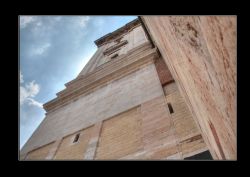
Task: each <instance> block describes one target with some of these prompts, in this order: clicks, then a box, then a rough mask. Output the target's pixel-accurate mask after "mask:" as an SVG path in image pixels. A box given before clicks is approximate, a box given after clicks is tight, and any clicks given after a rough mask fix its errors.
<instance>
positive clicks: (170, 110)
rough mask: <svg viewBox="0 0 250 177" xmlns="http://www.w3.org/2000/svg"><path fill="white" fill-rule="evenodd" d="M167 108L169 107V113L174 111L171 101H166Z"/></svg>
mask: <svg viewBox="0 0 250 177" xmlns="http://www.w3.org/2000/svg"><path fill="white" fill-rule="evenodd" d="M168 109H169V112H170V114H173V113H174V109H173V107H172V105H171V103H168Z"/></svg>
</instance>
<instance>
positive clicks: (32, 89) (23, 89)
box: [20, 72, 42, 108]
mask: <svg viewBox="0 0 250 177" xmlns="http://www.w3.org/2000/svg"><path fill="white" fill-rule="evenodd" d="M20 77H23V76H22V75H21V72H20ZM23 82H24V81H23V80H22V82H21V83H23ZM39 91H40V86H39V85H38V84H36V83H35V81H32V82H29V83H28V84H25V86H20V104H21V106H22V105H23V104H24V103H28V105H32V106H37V107H40V108H42V103H40V102H38V101H36V100H35V99H34V97H35V96H36V95H37V94H38V93H39Z"/></svg>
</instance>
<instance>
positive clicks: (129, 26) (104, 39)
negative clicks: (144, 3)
mask: <svg viewBox="0 0 250 177" xmlns="http://www.w3.org/2000/svg"><path fill="white" fill-rule="evenodd" d="M139 25H141V22H140V20H139V19H138V18H137V19H135V20H133V21H131V22H129V23H127V24H126V25H124V26H123V27H121V28H119V29H117V30H115V31H114V32H112V33H108V34H106V35H105V36H103V37H101V38H99V39H97V40H96V41H95V44H96V45H97V46H98V47H100V46H102V45H103V44H105V43H107V42H109V41H110V40H111V39H114V38H116V37H117V36H120V35H121V34H123V33H126V32H128V31H129V30H131V29H132V28H134V27H137V26H139Z"/></svg>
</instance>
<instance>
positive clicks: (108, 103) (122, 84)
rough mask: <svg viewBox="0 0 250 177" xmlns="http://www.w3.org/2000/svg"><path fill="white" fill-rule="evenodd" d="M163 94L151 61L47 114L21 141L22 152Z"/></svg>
mask: <svg viewBox="0 0 250 177" xmlns="http://www.w3.org/2000/svg"><path fill="white" fill-rule="evenodd" d="M160 95H163V90H162V88H161V84H160V81H159V79H158V76H157V72H156V69H155V66H154V64H149V65H147V66H143V67H142V68H141V69H139V70H137V71H136V72H133V73H131V74H129V75H127V76H125V77H123V78H121V79H119V80H115V81H111V82H110V83H108V85H106V86H104V87H102V88H99V89H98V90H96V91H94V92H92V93H90V94H88V95H85V96H82V97H81V98H80V99H78V100H76V101H75V102H72V103H70V104H68V105H66V106H64V107H62V108H60V109H58V110H56V111H55V112H52V113H49V114H48V115H47V116H46V118H45V119H44V121H43V122H42V123H41V124H40V126H39V127H38V128H37V130H36V131H35V132H34V134H33V135H32V137H31V138H30V139H29V140H28V142H27V143H26V144H25V146H24V148H23V149H22V152H23V153H25V152H27V151H30V150H32V149H34V148H37V147H39V146H42V145H44V144H47V143H50V142H52V141H55V140H56V139H60V138H62V137H64V136H66V135H69V134H71V133H74V132H76V131H78V130H81V129H83V128H85V127H88V126H90V125H93V124H95V123H96V122H98V121H101V120H105V119H107V118H109V117H112V116H114V115H116V114H119V113H121V112H123V111H126V110H128V109H130V108H133V107H135V106H137V105H139V104H141V103H143V102H145V101H148V100H151V99H153V98H155V97H158V96H160Z"/></svg>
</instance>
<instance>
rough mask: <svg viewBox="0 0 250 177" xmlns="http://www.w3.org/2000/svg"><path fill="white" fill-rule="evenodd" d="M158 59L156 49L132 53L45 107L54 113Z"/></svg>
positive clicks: (64, 92) (83, 80) (93, 74)
mask: <svg viewBox="0 0 250 177" xmlns="http://www.w3.org/2000/svg"><path fill="white" fill-rule="evenodd" d="M157 57H158V54H157V52H156V48H153V49H151V48H145V49H144V50H141V52H139V53H138V52H134V53H130V54H128V55H126V56H124V58H120V59H117V60H114V61H112V62H109V63H107V64H106V65H104V66H101V67H100V68H98V69H97V70H95V71H93V72H92V73H90V74H88V75H85V76H82V77H81V78H80V79H77V80H75V81H74V82H71V84H70V85H68V87H67V88H66V89H65V90H63V91H61V92H59V93H58V94H57V95H58V97H57V98H55V99H53V100H51V101H49V102H47V103H46V104H44V105H43V107H44V109H45V110H46V111H47V113H48V112H52V111H54V110H56V109H58V108H60V107H62V106H64V105H66V104H69V103H70V102H72V101H75V100H76V99H78V98H79V97H81V96H83V95H86V94H88V93H90V92H93V91H94V90H96V89H98V88H100V87H102V86H104V85H106V84H108V83H109V82H110V81H113V80H117V79H119V78H122V77H124V76H125V75H128V74H130V73H132V72H135V71H136V70H138V69H140V67H142V65H145V64H149V63H152V62H154V59H155V58H157Z"/></svg>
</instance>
